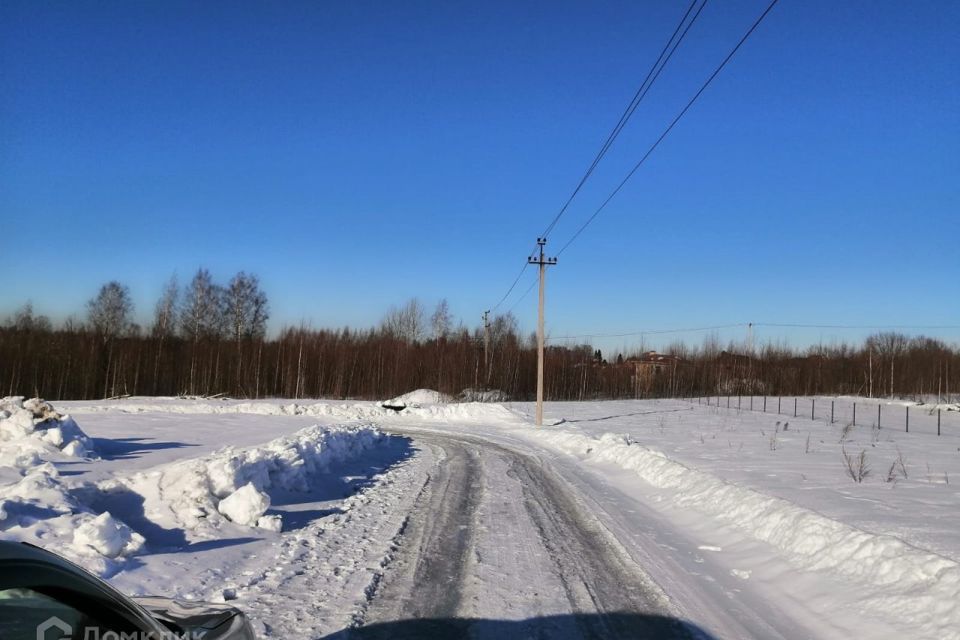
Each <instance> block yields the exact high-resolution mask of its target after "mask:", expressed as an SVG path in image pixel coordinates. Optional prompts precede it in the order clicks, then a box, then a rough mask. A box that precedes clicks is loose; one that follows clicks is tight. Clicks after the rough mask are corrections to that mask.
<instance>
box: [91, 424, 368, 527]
mask: <svg viewBox="0 0 960 640" xmlns="http://www.w3.org/2000/svg"><path fill="white" fill-rule="evenodd" d="M385 441H386V437H385V436H384V435H383V434H382V433H381V432H380V431H379V430H378V429H377V428H375V427H372V426H349V427H348V426H339V427H321V426H319V425H314V426H312V427H307V428H306V429H301V430H300V431H298V432H296V433H294V434H292V435H289V436H284V437H281V438H277V439H275V440H272V441H270V442H268V443H267V444H265V445H261V446H257V447H251V448H248V449H242V450H237V449H235V448H232V447H227V448H225V449H221V450H220V451H217V452H215V453H212V454H210V455H208V456H204V457H201V458H195V459H191V460H184V461H182V462H175V463H172V464H169V465H165V466H163V467H160V468H158V469H156V470H154V471H150V472H146V473H140V474H136V475H134V476H131V477H129V478H126V479H117V480H108V481H105V482H102V483H100V485H99V490H100V491H101V492H104V493H107V494H109V493H111V492H133V493H134V494H137V495H139V496H141V497H142V498H143V505H144V510H145V512H146V513H149V514H151V519H152V520H154V521H155V522H157V523H158V524H161V525H164V526H166V525H173V526H175V527H178V528H179V527H182V528H187V529H191V530H196V531H198V532H201V533H206V534H209V535H216V534H215V530H216V529H218V528H219V527H220V526H221V525H222V524H223V522H224V520H228V521H231V522H233V523H234V524H237V525H241V526H257V527H260V528H263V529H268V530H272V531H278V530H280V528H281V527H282V522H281V520H280V516H277V515H273V516H265V515H264V513H265V512H266V510H267V509H268V508H269V506H270V497H269V492H270V490H277V489H281V490H286V491H301V492H305V491H309V490H310V489H312V488H315V487H316V486H317V484H318V483H321V482H322V479H321V478H319V476H320V475H321V474H323V473H324V472H325V471H327V469H328V468H329V465H330V464H333V463H336V462H341V461H344V460H347V459H350V458H354V457H357V456H360V455H362V454H363V453H364V452H366V451H368V450H369V449H371V448H373V447H375V446H377V445H379V444H381V443H383V442H385Z"/></svg>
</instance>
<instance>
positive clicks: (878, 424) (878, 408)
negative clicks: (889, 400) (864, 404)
mask: <svg viewBox="0 0 960 640" xmlns="http://www.w3.org/2000/svg"><path fill="white" fill-rule="evenodd" d="M881 408H883V405H882V404H878V405H877V429H879V428H880V409H881Z"/></svg>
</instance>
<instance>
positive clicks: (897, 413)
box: [688, 395, 960, 436]
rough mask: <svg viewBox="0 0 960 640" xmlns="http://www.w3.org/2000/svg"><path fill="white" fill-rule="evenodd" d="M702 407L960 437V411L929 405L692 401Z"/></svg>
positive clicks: (713, 398) (814, 399)
mask: <svg viewBox="0 0 960 640" xmlns="http://www.w3.org/2000/svg"><path fill="white" fill-rule="evenodd" d="M688 400H690V401H691V402H696V403H697V404H700V405H706V406H713V407H720V408H727V409H735V410H738V411H758V412H763V413H774V414H777V415H785V416H791V417H794V418H809V419H810V420H823V421H824V422H827V423H829V424H834V423H839V424H844V425H846V424H853V425H855V426H857V425H861V426H870V427H876V428H878V429H899V430H902V431H904V432H906V433H910V432H911V430H913V431H914V432H919V433H927V434H931V435H932V434H934V433H936V435H938V436H939V435H943V434H944V433H950V434H952V435H960V412H957V411H945V410H943V409H942V408H939V407H929V406H927V405H912V406H911V405H902V404H891V403H887V404H884V403H882V402H871V401H869V400H849V399H846V398H824V397H806V398H801V397H794V396H789V397H785V396H732V395H726V396H697V397H694V398H688Z"/></svg>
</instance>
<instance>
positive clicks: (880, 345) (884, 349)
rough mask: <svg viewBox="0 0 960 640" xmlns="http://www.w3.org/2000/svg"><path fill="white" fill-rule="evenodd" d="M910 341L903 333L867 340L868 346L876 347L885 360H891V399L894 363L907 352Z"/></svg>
mask: <svg viewBox="0 0 960 640" xmlns="http://www.w3.org/2000/svg"><path fill="white" fill-rule="evenodd" d="M908 342H909V339H908V338H907V336H905V335H903V334H902V333H896V332H893V331H890V332H885V333H878V334H876V335H874V336H870V337H869V338H867V344H868V346H876V349H877V351H879V352H880V355H881V356H882V357H884V358H887V359H889V360H890V397H891V398H892V397H893V383H894V363H895V362H896V360H897V358H898V357H899V356H900V355H901V354H902V353H903V352H904V351H906V350H907V344H908Z"/></svg>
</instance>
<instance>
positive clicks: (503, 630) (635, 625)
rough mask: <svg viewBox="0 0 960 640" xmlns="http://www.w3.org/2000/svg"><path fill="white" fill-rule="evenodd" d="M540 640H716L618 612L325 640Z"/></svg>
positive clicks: (368, 631)
mask: <svg viewBox="0 0 960 640" xmlns="http://www.w3.org/2000/svg"><path fill="white" fill-rule="evenodd" d="M468 637H469V638H478V639H481V638H491V639H493V640H505V639H506V638H510V639H511V640H513V639H525V638H530V639H533V638H537V639H540V638H542V639H544V640H547V639H549V640H580V639H581V638H582V639H586V638H597V639H601V638H602V639H604V640H608V639H609V640H618V639H621V638H623V639H635V638H646V639H649V640H660V639H670V638H690V639H696V640H712V638H713V637H712V636H711V635H710V634H709V633H707V632H706V631H704V630H703V629H701V628H699V627H697V626H696V625H694V624H692V623H690V622H686V621H684V620H679V619H677V618H670V617H666V616H660V615H656V614H647V613H628V612H616V613H608V614H603V615H600V614H587V613H574V614H565V615H552V616H542V617H536V618H528V619H526V620H490V619H484V618H412V619H408V620H398V621H396V622H383V623H375V624H371V625H367V626H362V627H357V628H352V629H344V630H343V631H337V632H336V633H332V634H330V635H328V636H324V637H323V638H322V639H321V640H381V639H382V640H386V639H387V638H390V639H391V640H413V639H419V638H424V639H425V638H430V639H432V640H448V639H450V640H452V639H454V638H457V639H459V638H468Z"/></svg>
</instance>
